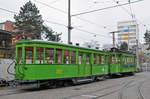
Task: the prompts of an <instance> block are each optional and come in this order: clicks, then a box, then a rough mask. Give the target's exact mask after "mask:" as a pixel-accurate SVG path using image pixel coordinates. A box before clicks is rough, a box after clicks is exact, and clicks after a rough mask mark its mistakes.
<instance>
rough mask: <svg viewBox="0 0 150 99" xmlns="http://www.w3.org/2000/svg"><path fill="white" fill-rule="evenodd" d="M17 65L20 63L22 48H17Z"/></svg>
mask: <svg viewBox="0 0 150 99" xmlns="http://www.w3.org/2000/svg"><path fill="white" fill-rule="evenodd" d="M17 63H18V64H21V63H22V48H21V47H19V48H18V55H17Z"/></svg>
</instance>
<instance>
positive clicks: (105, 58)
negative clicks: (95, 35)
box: [105, 55, 107, 64]
mask: <svg viewBox="0 0 150 99" xmlns="http://www.w3.org/2000/svg"><path fill="white" fill-rule="evenodd" d="M105 64H107V55H105Z"/></svg>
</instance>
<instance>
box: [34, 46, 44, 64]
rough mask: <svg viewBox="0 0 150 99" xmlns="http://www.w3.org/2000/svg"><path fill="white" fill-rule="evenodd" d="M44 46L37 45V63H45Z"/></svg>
mask: <svg viewBox="0 0 150 99" xmlns="http://www.w3.org/2000/svg"><path fill="white" fill-rule="evenodd" d="M43 50H44V48H41V47H37V48H36V63H37V64H43V60H44V59H43V58H44V51H43Z"/></svg>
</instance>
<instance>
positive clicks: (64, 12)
mask: <svg viewBox="0 0 150 99" xmlns="http://www.w3.org/2000/svg"><path fill="white" fill-rule="evenodd" d="M34 1H35V2H37V3H39V4H42V5H45V6H47V7H49V8H52V9H54V10H57V11H59V12H62V13H63V14H65V15H67V14H68V13H67V12H66V11H64V10H61V9H58V8H55V7H53V6H50V5H48V4H46V3H43V2H40V1H37V0H34ZM76 18H78V19H79V20H81V21H85V22H87V23H90V24H93V25H95V26H97V27H100V28H104V29H107V30H109V31H110V29H108V28H106V26H100V25H99V24H96V23H94V22H91V21H89V20H86V19H83V18H80V17H77V16H76Z"/></svg>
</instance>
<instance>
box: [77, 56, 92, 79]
mask: <svg viewBox="0 0 150 99" xmlns="http://www.w3.org/2000/svg"><path fill="white" fill-rule="evenodd" d="M79 74H80V76H90V75H91V64H90V54H87V53H79Z"/></svg>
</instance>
